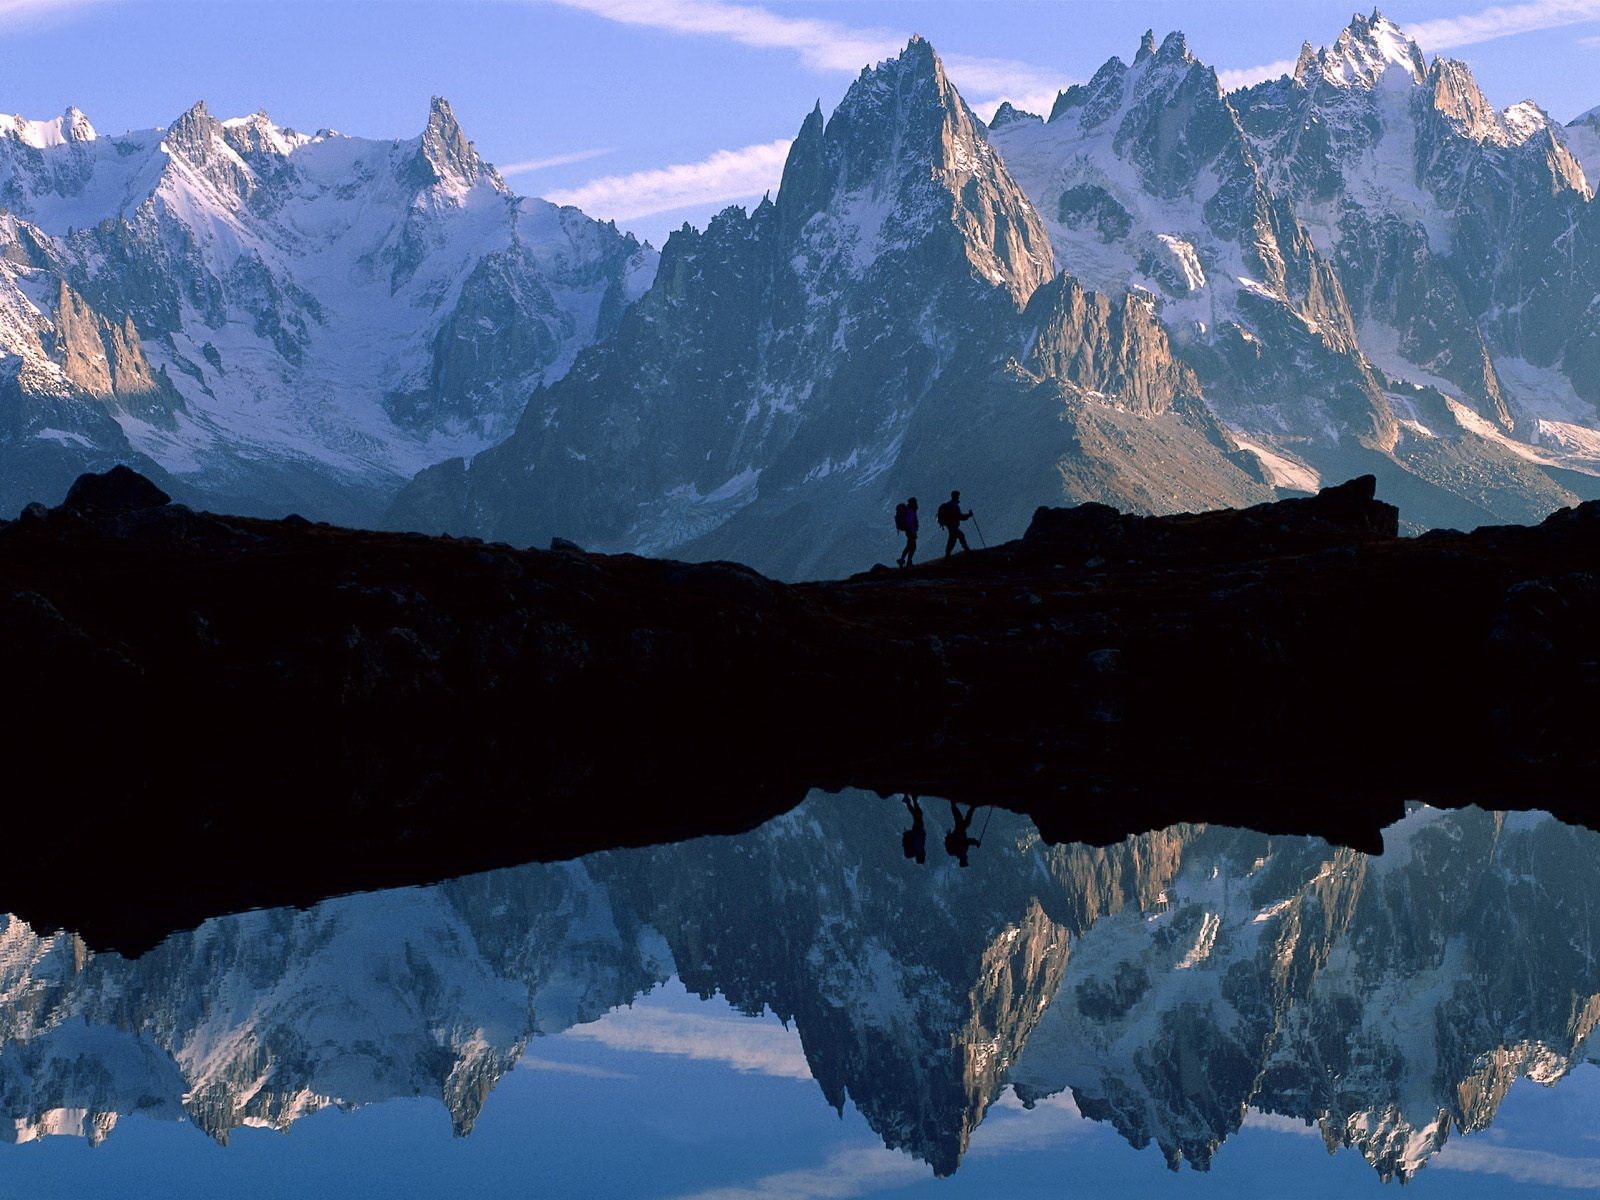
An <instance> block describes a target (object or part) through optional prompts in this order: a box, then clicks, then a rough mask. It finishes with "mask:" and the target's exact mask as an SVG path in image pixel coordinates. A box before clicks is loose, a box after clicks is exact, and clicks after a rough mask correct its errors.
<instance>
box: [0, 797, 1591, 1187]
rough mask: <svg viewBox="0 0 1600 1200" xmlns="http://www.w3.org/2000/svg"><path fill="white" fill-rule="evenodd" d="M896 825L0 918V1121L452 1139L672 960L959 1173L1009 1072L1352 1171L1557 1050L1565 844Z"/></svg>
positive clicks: (889, 820)
mask: <svg viewBox="0 0 1600 1200" xmlns="http://www.w3.org/2000/svg"><path fill="white" fill-rule="evenodd" d="M926 807H927V812H928V819H929V826H930V834H931V837H930V841H931V842H933V843H934V845H933V846H932V847H930V858H929V862H928V863H927V864H926V865H919V864H917V863H915V862H912V861H910V860H908V859H906V858H904V857H903V856H902V854H901V847H900V838H899V833H900V829H901V828H902V826H903V818H904V813H903V812H902V810H901V809H900V807H899V806H898V805H893V804H890V803H884V802H882V801H878V800H875V799H873V798H872V797H869V796H865V795H861V794H848V795H840V796H816V797H813V798H812V799H811V800H809V801H808V802H807V803H806V804H805V805H803V806H802V807H801V808H799V809H797V810H795V811H794V812H792V813H790V814H788V815H786V816H784V817H781V818H779V819H777V820H775V821H772V822H769V823H768V824H767V825H765V826H763V827H762V828H761V829H759V830H756V831H754V832H752V833H749V834H745V835H741V836H739V837H732V838H705V839H699V840H696V841H693V842H687V843H683V844H680V845H676V846H666V847H659V848H655V849H648V850H630V851H614V852H609V853H606V854H599V855H593V856H590V857H589V858H587V859H584V860H582V861H580V862H578V863H569V864H559V865H538V866H530V867H523V868H518V869H514V870H509V871H498V872H493V873H490V874H486V875H478V876H472V877H469V878H465V879H460V880H456V881H453V882H450V883H446V884H441V885H438V886H435V887H431V888H421V889H416V888H413V889H401V890H398V891H394V892H386V893H378V894H373V895H367V896H354V897H345V898H342V899H337V900H330V901H327V902H325V903H323V904H320V905H317V906H316V907H315V908H312V909H310V910H307V911H295V910H274V911H269V912H252V913H245V914H240V915H238V916H233V917H224V918H219V919H217V920H213V921H208V922H206V923H205V924H204V925H203V926H201V927H200V928H199V929H197V930H195V931H194V932H192V933H185V934H179V935H176V936H174V937H172V938H170V939H169V940H168V941H166V942H165V943H163V944H162V945H161V946H160V947H159V948H157V949H156V950H154V951H152V952H150V953H149V954H146V955H145V956H143V957H142V958H140V959H138V960H137V961H133V962H129V961H127V960H124V959H122V958H121V957H119V956H117V955H114V954H99V955H97V954H93V953H91V952H90V951H88V950H87V949H86V948H85V947H84V946H83V945H82V943H80V942H79V941H77V939H75V938H74V937H72V936H71V935H70V934H58V935H55V936H50V937H42V936H40V935H38V934H36V933H35V932H34V931H32V930H31V929H29V928H28V927H27V926H26V925H25V924H23V923H22V922H20V921H17V920H15V919H11V920H9V921H8V922H6V923H4V924H0V1117H3V1122H0V1128H4V1129H5V1130H8V1131H10V1132H9V1133H8V1134H7V1135H6V1136H7V1137H8V1138H10V1139H13V1140H31V1139H32V1138H35V1137H39V1136H43V1135H46V1134H52V1133H54V1134H62V1133H65V1134H74V1135H78V1136H86V1137H90V1138H93V1139H100V1138H103V1137H105V1136H107V1135H108V1134H109V1133H111V1132H112V1130H113V1129H114V1127H115V1125H116V1122H117V1120H118V1118H119V1117H120V1116H121V1115H125V1114H128V1113H142V1114H145V1115H150V1116H158V1117H165V1118H169V1119H176V1118H182V1117H186V1118H187V1119H189V1120H191V1121H193V1122H194V1123H195V1124H197V1125H198V1126H200V1127H201V1128H203V1129H205V1130H206V1131H207V1132H208V1133H209V1134H211V1135H212V1136H213V1137H216V1138H218V1139H219V1140H226V1139H227V1137H228V1135H229V1133H230V1131H231V1130H233V1129H235V1128H238V1127H240V1126H242V1125H261V1126H269V1127H277V1128H284V1127H287V1126H288V1125H289V1124H291V1123H292V1122H294V1121H295V1120H297V1119H298V1118H299V1117H301V1116H303V1115H306V1114H307V1113H310V1112H314V1111H316V1110H318V1109H320V1108H324V1107H328V1106H337V1107H344V1108H351V1107H356V1106H359V1105H363V1104H368V1103H374V1102H378V1101H381V1100H384V1099H387V1098H390V1097H404V1096H431V1097H434V1098H437V1099H438V1100H440V1101H441V1102H442V1103H443V1105H444V1106H445V1108H446V1109H447V1110H448V1113H449V1119H450V1121H451V1124H452V1126H453V1128H454V1129H455V1130H456V1132H458V1133H467V1132H469V1131H470V1130H471V1129H472V1126H473V1124H474V1122H475V1121H476V1119H477V1117H478V1115H479V1112H480V1111H481V1109H482V1106H483V1105H484V1103H485V1102H486V1101H487V1100H488V1098H489V1096H490V1093H491V1091H492V1089H493V1087H494V1085H495V1083H496V1082H497V1081H498V1079H499V1078H500V1076H501V1075H502V1074H503V1073H504V1072H505V1071H506V1070H508V1069H509V1068H510V1067H511V1066H512V1065H513V1064H514V1063H515V1061H516V1060H517V1058H518V1057H519V1056H520V1055H521V1054H522V1053H523V1051H524V1050H525V1049H526V1048H527V1047H528V1045H529V1044H530V1042H532V1041H533V1040H534V1039H537V1038H538V1037H540V1036H547V1035H550V1034H555V1033H559V1032H561V1031H562V1030H564V1029H567V1028H569V1027H571V1026H572V1025H574V1024H579V1023H585V1022H590V1021H594V1020H596V1019H598V1018H600V1017H601V1016H602V1015H603V1014H604V1013H606V1012H607V1011H608V1010H609V1009H611V1008H613V1007H615V1006H617V1005H621V1004H625V1003H629V1002H631V1001H632V1000H633V999H634V997H636V996H637V995H639V994H640V993H642V992H645V991H648V990H649V989H651V988H652V987H654V986H655V985H656V984H657V983H659V982H661V981H662V980H664V979H666V978H668V977H669V976H671V975H673V974H676V975H678V976H679V977H680V978H681V979H682V980H683V982H684V983H685V984H686V985H687V986H688V987H689V989H690V990H691V991H695V992H699V993H701V994H702V995H707V996H709V995H711V994H713V993H720V994H722V995H723V996H725V997H726V998H727V1000H728V1001H729V1002H730V1003H731V1004H733V1005H734V1006H735V1007H736V1008H738V1009H739V1010H741V1011H744V1012H749V1013H758V1012H761V1011H763V1010H764V1009H770V1010H771V1011H773V1012H775V1013H776V1014H778V1015H779V1016H781V1017H783V1018H784V1019H785V1020H787V1021H790V1022H791V1023H792V1024H793V1025H794V1027H795V1028H796V1029H797V1031H798V1033H799V1037H800V1041H801V1045H802V1048H803V1050H804V1053H805V1058H806V1062H807V1065H808V1067H809V1069H810V1071H811V1073H812V1075H813V1076H814V1077H815V1079H816V1081H817V1083H818V1085H819V1087H820V1088H821V1091H822V1093H823V1096H824V1097H825V1098H826V1100H827V1102H828V1103H830V1104H833V1105H836V1106H841V1107H842V1106H843V1105H844V1104H845V1103H846V1102H847V1101H848V1102H849V1103H851V1104H853V1105H854V1106H855V1107H856V1108H858V1109H859V1110H860V1111H861V1112H862V1114H863V1115H864V1116H865V1117H866V1119H867V1121H868V1123H869V1124H870V1125H871V1126H872V1128H873V1129H875V1130H876V1131H877V1132H878V1134H879V1135H880V1136H881V1137H882V1138H883V1140H884V1141H885V1143H886V1144H888V1145H890V1146H895V1147H902V1148H904V1149H906V1150H908V1151H909V1152H911V1153H912V1154H915V1155H916V1156H917V1157H919V1158H921V1159H923V1160H924V1161H926V1162H928V1163H929V1164H931V1165H932V1166H933V1168H934V1169H935V1170H936V1171H938V1172H940V1173H949V1172H952V1171H954V1170H956V1169H957V1168H958V1166H959V1163H960V1160H961V1157H962V1155H963V1154H964V1153H965V1151H966V1149H967V1146H968V1143H969V1140H970V1139H971V1138H972V1136H973V1133H974V1131H975V1130H977V1129H978V1127H979V1125H980V1124H981V1122H982V1120H983V1118H984V1114H985V1112H986V1110H987V1108H988V1106H989V1105H990V1104H991V1103H992V1102H993V1101H994V1100H995V1099H996V1098H997V1097H998V1096H999V1095H1000V1093H1001V1092H1002V1090H1003V1089H1004V1088H1005V1087H1006V1086H1007V1085H1011V1086H1014V1087H1015V1088H1016V1089H1017V1091H1018V1092H1019V1093H1020V1094H1021V1095H1022V1096H1023V1098H1024V1099H1025V1100H1026V1101H1029V1102H1032V1101H1034V1100H1037V1099H1038V1098H1040V1097H1041V1096H1043V1095H1046V1094H1050V1093H1054V1092H1059V1091H1063V1090H1070V1091H1071V1094H1072V1096H1073V1098H1074V1100H1075V1102H1076V1104H1077V1107H1078V1108H1079V1109H1080V1110H1081V1111H1082V1112H1083V1113H1084V1114H1086V1115H1087V1116H1089V1117H1091V1118H1093V1119H1095V1120H1102V1121H1107V1122H1109V1123H1111V1124H1112V1125H1113V1126H1114V1127H1115V1128H1116V1129H1117V1130H1118V1131H1119V1132H1120V1133H1121V1134H1122V1135H1123V1136H1124V1137H1126V1138H1127V1139H1128V1140H1129V1142H1130V1143H1132V1144H1133V1145H1134V1146H1136V1147H1143V1146H1145V1145H1148V1144H1150V1143H1152V1142H1154V1143H1155V1144H1156V1145H1157V1146H1159V1147H1160V1149H1161V1151H1162V1152H1163V1154H1164V1155H1165V1156H1166V1158H1167V1160H1168V1161H1169V1163H1170V1164H1171V1165H1173V1166H1174V1167H1177V1166H1178V1165H1180V1164H1181V1163H1183V1162H1188V1163H1190V1164H1191V1165H1192V1166H1194V1167H1196V1168H1199V1169H1204V1168H1205V1167H1207V1166H1208V1165H1209V1164H1210V1162H1211V1160H1212V1158H1213V1156H1214V1155H1215V1154H1216V1153H1218V1152H1219V1149H1220V1148H1221V1147H1222V1145H1223V1143H1224V1142H1225V1141H1226V1140H1227V1138H1229V1137H1230V1136H1232V1135H1233V1134H1234V1133H1235V1132H1236V1131H1237V1130H1238V1129H1239V1128H1240V1127H1241V1125H1242V1124H1243V1123H1244V1122H1245V1120H1246V1118H1247V1116H1248V1115H1249V1113H1250V1112H1252V1111H1261V1112H1266V1113H1271V1114H1277V1115H1280V1116H1287V1117H1290V1118H1293V1119H1296V1120H1300V1121H1305V1122H1307V1123H1311V1124H1315V1125H1316V1126H1317V1127H1318V1128H1319V1129H1320V1131H1321V1133H1322V1136H1323V1137H1324V1138H1325V1140H1326V1141H1327V1142H1328V1144H1329V1146H1330V1147H1337V1146H1340V1145H1344V1146H1350V1147H1354V1148H1355V1149H1356V1150H1357V1151H1358V1152H1359V1153H1361V1154H1362V1155H1363V1156H1364V1157H1365V1158H1367V1160H1368V1161H1369V1162H1371V1163H1372V1165H1373V1166H1374V1167H1375V1168H1376V1169H1377V1170H1378V1171H1379V1172H1380V1173H1382V1174H1383V1175H1385V1176H1401V1177H1404V1176H1407V1175H1410V1174H1412V1173H1414V1172H1415V1171H1417V1170H1419V1169H1420V1168H1421V1167H1422V1166H1424V1165H1425V1163H1426V1162H1427V1160H1428V1158H1429V1157H1431V1156H1432V1155H1433V1154H1434V1153H1436V1152H1437V1151H1438V1150H1439V1148H1440V1147H1441V1146H1442V1145H1443V1144H1444V1143H1445V1141H1446V1140H1447V1139H1448V1137H1449V1136H1450V1134H1451V1133H1452V1131H1455V1130H1464V1131H1472V1130H1479V1129H1483V1128H1486V1127H1487V1126H1488V1125H1489V1124H1490V1123H1491V1122H1492V1121H1493V1119H1494V1116H1495V1113H1496V1111H1497V1109H1498V1107H1499V1104H1500V1102H1501V1100H1502V1099H1503V1097H1504V1095H1505V1093H1506V1090H1507V1089H1508V1087H1509V1086H1510V1085H1511V1083H1512V1082H1513V1081H1514V1080H1516V1079H1518V1078H1521V1077H1528V1078H1532V1079H1534V1080H1537V1081H1539V1082H1542V1083H1546V1084H1550V1083H1554V1082H1556V1081H1557V1080H1559V1079H1560V1078H1561V1077H1562V1076H1563V1075H1564V1074H1565V1073H1566V1072H1568V1071H1569V1070H1571V1069H1572V1068H1573V1067H1574V1066H1576V1065H1577V1064H1579V1063H1581V1062H1584V1061H1595V1060H1596V1058H1597V1056H1596V1055H1595V1052H1594V1049H1593V1047H1592V1044H1591V1035H1592V1033H1593V1027H1594V1023H1595V1014H1596V1013H1597V1012H1600V972H1597V968H1596V957H1595V948H1596V945H1597V942H1600V929H1597V928H1596V927H1595V924H1594V920H1593V915H1592V914H1593V913H1594V912H1597V911H1600V895H1597V893H1596V887H1597V883H1596V877H1595V874H1594V872H1593V871H1592V870H1590V869H1589V865H1590V864H1591V863H1592V861H1593V858H1594V854H1595V851H1596V842H1597V837H1600V835H1596V834H1594V833H1592V832H1589V831H1587V830H1581V829H1576V828H1573V827H1570V826H1566V825H1562V824H1560V823H1559V822H1557V821H1554V820H1553V819H1551V818H1549V817H1546V816H1543V815H1541V814H1526V813H1521V814H1510V815H1507V814H1497V813H1488V812H1483V811H1481V810H1477V809H1465V810H1459V811H1449V812H1445V811H1439V810H1433V809H1426V808H1419V809H1416V810H1414V811H1413V812H1411V813H1410V814H1409V815H1408V816H1407V817H1406V818H1405V819H1404V820H1403V821H1402V822H1401V823H1400V824H1398V825H1396V826H1394V827H1392V828H1391V829H1390V830H1389V831H1388V832H1387V833H1386V842H1387V845H1386V850H1385V853H1384V854H1382V855H1381V856H1375V857H1369V856H1367V855H1363V854H1360V853H1357V852H1355V851H1351V850H1342V849H1338V848H1335V847H1332V846H1329V845H1328V844H1327V843H1324V842H1321V841H1318V840H1316V839H1311V838H1282V837H1268V836H1266V835H1263V834H1256V833H1251V832H1248V831H1243V830H1233V829H1224V828H1207V827H1204V826H1181V827H1174V828H1172V829H1169V830H1166V831H1163V832H1158V833H1152V834H1145V835H1142V836H1140V837H1136V838H1130V839H1128V840H1127V841H1125V842H1123V843H1120V844H1118V845H1114V846H1109V847H1101V848H1097V847H1088V846H1067V845H1063V846H1047V845H1045V844H1043V843H1042V842H1041V841H1040V840H1039V837H1038V835H1037V832H1036V831H1035V830H1034V829H1033V828H1032V826H1031V825H1029V824H1028V823H1027V822H1026V821H1024V820H1022V819H1020V818H1017V817H1015V816H1013V815H1012V814H1009V813H1004V812H1000V813H996V814H994V815H993V817H992V821H990V823H989V824H988V828H987V829H985V830H984V831H983V833H984V844H983V846H982V847H981V848H980V849H979V850H977V851H975V852H974V854H973V858H972V867H971V869H970V870H962V869H960V868H959V867H956V866H955V865H954V863H953V862H950V861H949V860H947V859H945V858H944V857H943V855H942V854H941V853H940V852H939V851H938V849H937V838H938V834H939V831H940V830H941V829H943V828H947V827H948V822H947V821H946V819H945V814H944V813H943V811H942V809H941V807H940V806H938V805H936V804H932V803H927V804H926Z"/></svg>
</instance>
